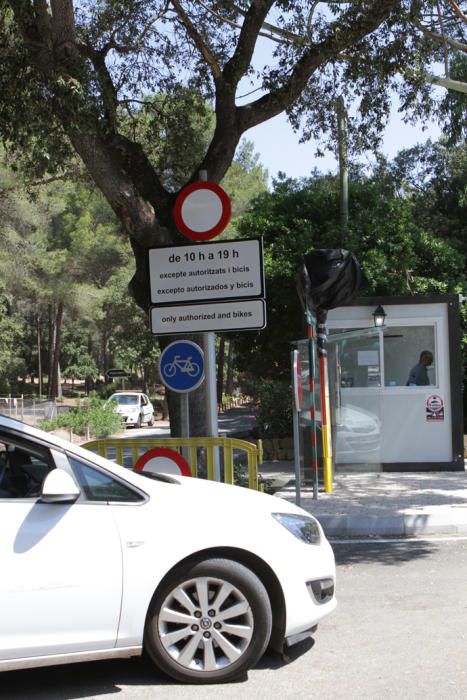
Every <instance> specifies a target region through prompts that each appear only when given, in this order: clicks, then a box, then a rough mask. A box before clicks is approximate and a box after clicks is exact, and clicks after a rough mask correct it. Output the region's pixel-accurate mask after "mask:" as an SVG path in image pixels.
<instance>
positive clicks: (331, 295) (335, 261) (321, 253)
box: [303, 249, 362, 311]
mask: <svg viewBox="0 0 467 700" xmlns="http://www.w3.org/2000/svg"><path fill="white" fill-rule="evenodd" d="M303 276H304V277H305V279H304V280H303V281H304V292H305V293H306V297H305V298H306V302H307V305H308V307H309V308H311V309H313V310H317V309H325V310H326V311H328V310H329V309H335V308H336V307H337V306H345V305H346V304H349V303H350V302H351V301H352V300H353V299H354V298H355V297H356V295H357V292H358V290H359V288H360V284H361V282H362V271H361V269H360V265H359V264H358V262H357V259H356V258H355V256H354V255H353V253H351V252H350V251H348V250H343V249H336V250H334V249H322V250H313V251H312V252H311V253H307V254H306V255H305V257H304V272H303ZM306 278H308V279H306Z"/></svg>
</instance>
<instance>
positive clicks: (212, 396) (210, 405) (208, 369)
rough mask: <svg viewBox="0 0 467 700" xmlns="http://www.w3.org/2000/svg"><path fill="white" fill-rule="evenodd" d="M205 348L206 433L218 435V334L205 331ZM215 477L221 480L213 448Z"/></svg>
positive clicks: (216, 454) (212, 435) (215, 452)
mask: <svg viewBox="0 0 467 700" xmlns="http://www.w3.org/2000/svg"><path fill="white" fill-rule="evenodd" d="M203 350H204V362H205V382H206V384H205V386H206V433H207V437H218V435H219V431H218V423H217V386H216V336H215V334H214V333H203ZM213 460H214V465H213V467H214V479H215V481H220V480H221V474H220V467H219V450H218V449H217V448H214V450H213Z"/></svg>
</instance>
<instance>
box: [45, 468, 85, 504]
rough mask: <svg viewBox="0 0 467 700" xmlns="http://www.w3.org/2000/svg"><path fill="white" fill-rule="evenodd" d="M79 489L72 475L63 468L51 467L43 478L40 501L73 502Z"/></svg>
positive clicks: (78, 493) (77, 495)
mask: <svg viewBox="0 0 467 700" xmlns="http://www.w3.org/2000/svg"><path fill="white" fill-rule="evenodd" d="M80 493H81V492H80V490H79V488H78V487H77V485H76V484H75V482H74V480H73V479H72V477H71V476H70V475H69V474H68V473H67V472H66V471H64V470H63V469H52V471H50V472H49V473H48V474H47V476H46V477H45V479H44V482H43V484H42V489H41V496H40V500H41V502H42V503H74V502H75V501H76V499H77V498H78V497H79V495H80Z"/></svg>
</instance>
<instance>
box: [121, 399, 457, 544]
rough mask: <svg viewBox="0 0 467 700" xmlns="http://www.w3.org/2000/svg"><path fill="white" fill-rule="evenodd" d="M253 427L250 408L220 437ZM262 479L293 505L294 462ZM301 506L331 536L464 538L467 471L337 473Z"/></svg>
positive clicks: (233, 415)
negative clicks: (329, 490)
mask: <svg viewBox="0 0 467 700" xmlns="http://www.w3.org/2000/svg"><path fill="white" fill-rule="evenodd" d="M253 425H254V417H253V412H252V410H251V408H250V407H248V406H245V407H239V408H236V409H232V410H230V411H226V412H225V413H224V414H221V415H220V416H219V434H220V435H230V436H236V437H242V438H244V439H248V436H249V434H251V429H252V427H253ZM149 432H151V433H152V434H153V435H154V436H156V435H157V436H162V435H168V434H169V424H168V422H165V423H163V422H162V421H158V422H157V423H156V425H155V426H154V427H153V428H146V427H145V428H141V429H140V430H134V429H132V430H131V431H130V430H128V431H127V433H128V436H130V433H131V437H136V436H137V435H138V434H144V435H148V434H149ZM260 473H261V475H262V476H263V477H264V478H265V479H268V480H271V482H272V483H273V484H274V486H275V487H276V488H277V489H278V490H277V491H276V494H277V496H278V497H280V498H286V499H287V500H290V501H296V489H295V475H294V465H293V463H292V462H280V461H275V462H265V463H263V464H262V465H261V466H260ZM300 505H301V506H302V508H304V509H305V510H308V511H309V512H310V513H313V514H314V515H315V516H316V517H317V518H318V520H319V521H320V522H321V524H322V526H323V528H324V530H325V532H326V533H327V534H328V535H329V536H330V537H340V538H346V537H351V538H358V537H411V536H423V535H433V534H434V535H436V534H440V535H467V472H466V471H462V472H424V473H409V474H405V473H404V474H403V473H384V472H383V473H381V472H380V473H361V474H355V473H353V474H337V475H335V477H334V480H333V491H332V493H331V494H328V493H324V490H323V487H322V486H320V488H319V491H318V498H317V499H315V498H313V489H312V487H311V486H309V485H305V486H303V485H302V487H301V494H300Z"/></svg>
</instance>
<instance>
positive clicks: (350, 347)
mask: <svg viewBox="0 0 467 700" xmlns="http://www.w3.org/2000/svg"><path fill="white" fill-rule="evenodd" d="M328 340H329V344H328V368H329V390H330V402H331V415H332V438H333V456H334V468H335V471H337V472H338V471H339V470H340V471H381V469H382V466H381V462H382V459H381V444H382V421H381V386H382V330H381V329H377V328H367V329H364V330H357V331H346V332H332V331H331V334H330V335H329V338H328Z"/></svg>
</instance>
